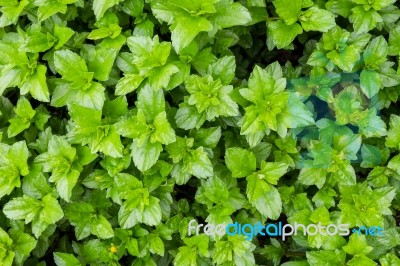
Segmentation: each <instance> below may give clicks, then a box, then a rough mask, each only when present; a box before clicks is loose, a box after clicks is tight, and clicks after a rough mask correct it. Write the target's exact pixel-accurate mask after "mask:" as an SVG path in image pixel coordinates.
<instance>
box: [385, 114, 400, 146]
mask: <svg viewBox="0 0 400 266" xmlns="http://www.w3.org/2000/svg"><path fill="white" fill-rule="evenodd" d="M389 126H390V129H389V131H388V135H387V138H386V146H388V147H390V148H396V149H398V150H400V130H399V127H400V116H397V115H394V114H392V115H391V116H390V123H389Z"/></svg>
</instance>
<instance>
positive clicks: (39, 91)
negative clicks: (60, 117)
mask: <svg viewBox="0 0 400 266" xmlns="http://www.w3.org/2000/svg"><path fill="white" fill-rule="evenodd" d="M46 71H47V68H46V66H44V65H38V66H37V67H36V70H35V72H34V73H33V74H32V75H30V76H28V77H27V78H26V80H25V82H24V84H23V85H22V87H21V90H29V92H30V93H31V95H32V96H33V98H35V99H36V100H38V101H41V102H49V101H50V93H49V89H48V87H47V83H46Z"/></svg>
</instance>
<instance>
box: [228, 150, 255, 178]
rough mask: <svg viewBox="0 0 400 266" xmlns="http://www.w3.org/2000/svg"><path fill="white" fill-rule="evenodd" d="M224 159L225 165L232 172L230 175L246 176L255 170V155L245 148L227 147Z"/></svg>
mask: <svg viewBox="0 0 400 266" xmlns="http://www.w3.org/2000/svg"><path fill="white" fill-rule="evenodd" d="M225 161H226V166H227V167H228V169H229V170H230V171H231V172H232V177H246V176H248V175H250V174H251V173H253V172H254V171H255V170H256V157H255V156H254V154H253V153H252V152H250V151H248V150H245V149H241V148H229V149H227V150H226V152H225Z"/></svg>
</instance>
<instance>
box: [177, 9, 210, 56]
mask: <svg viewBox="0 0 400 266" xmlns="http://www.w3.org/2000/svg"><path fill="white" fill-rule="evenodd" d="M170 29H171V39H172V46H173V47H174V49H175V51H176V52H178V53H179V52H180V51H181V50H182V49H183V48H185V47H187V46H188V45H189V44H190V43H191V42H192V41H193V39H194V38H195V37H196V36H197V35H198V34H199V33H200V32H202V31H210V30H212V29H213V26H212V24H211V23H210V22H209V21H208V20H207V19H205V18H202V17H192V16H182V17H177V18H176V19H175V22H174V23H173V24H172V25H171V27H170Z"/></svg>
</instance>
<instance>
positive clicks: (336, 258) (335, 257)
mask: <svg viewBox="0 0 400 266" xmlns="http://www.w3.org/2000/svg"><path fill="white" fill-rule="evenodd" d="M345 260H346V253H345V252H344V251H342V250H335V251H331V250H321V251H309V252H307V262H308V263H309V264H310V265H311V266H317V265H327V266H334V265H344V263H345Z"/></svg>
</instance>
